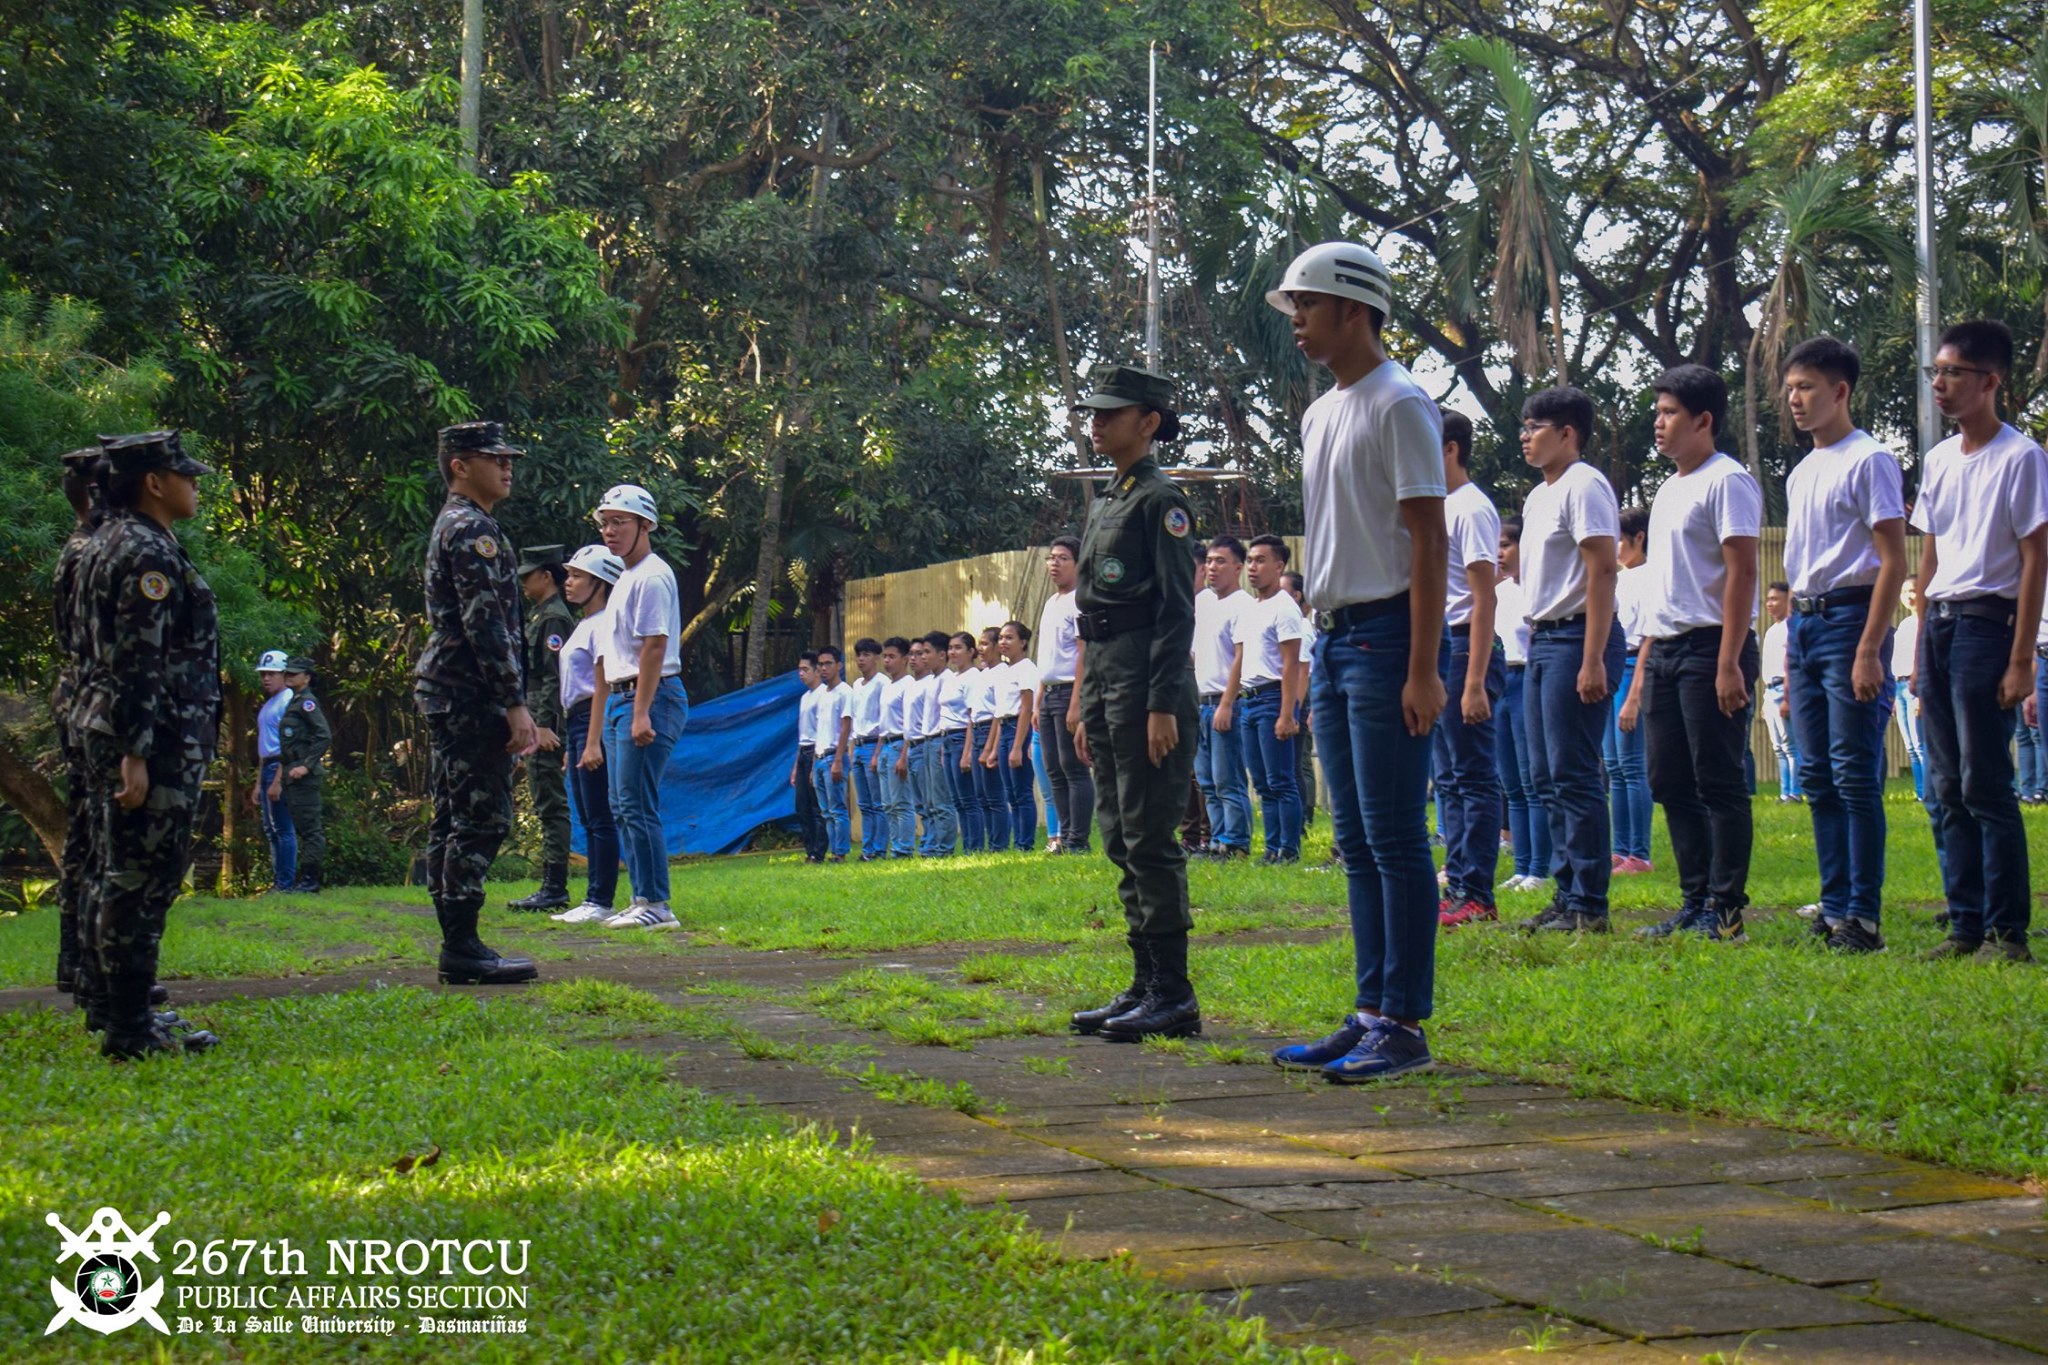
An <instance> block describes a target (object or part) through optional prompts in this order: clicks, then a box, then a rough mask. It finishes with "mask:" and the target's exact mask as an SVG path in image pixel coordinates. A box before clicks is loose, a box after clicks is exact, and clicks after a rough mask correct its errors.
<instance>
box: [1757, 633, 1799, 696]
mask: <svg viewBox="0 0 2048 1365" xmlns="http://www.w3.org/2000/svg"><path fill="white" fill-rule="evenodd" d="M1791 643H1792V623H1791V622H1790V621H1773V622H1772V623H1771V628H1770V629H1769V630H1766V631H1765V632H1764V642H1763V645H1762V647H1761V649H1760V650H1759V655H1760V658H1761V665H1760V667H1759V668H1758V670H1757V675H1758V676H1759V677H1760V678H1762V679H1763V681H1764V682H1766V683H1768V682H1770V680H1771V679H1773V678H1779V679H1782V678H1784V676H1785V651H1786V650H1787V649H1788V648H1789V647H1790V645H1791Z"/></svg>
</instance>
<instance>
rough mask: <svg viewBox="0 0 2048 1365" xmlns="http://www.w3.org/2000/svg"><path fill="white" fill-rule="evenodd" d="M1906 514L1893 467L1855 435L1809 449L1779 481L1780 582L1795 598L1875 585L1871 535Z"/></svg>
mask: <svg viewBox="0 0 2048 1365" xmlns="http://www.w3.org/2000/svg"><path fill="white" fill-rule="evenodd" d="M1905 515H1906V505H1905V501H1904V499H1903V497H1902V495H1901V492H1900V479H1899V462H1898V461H1897V460H1895V459H1893V458H1892V453H1891V452H1890V451H1889V450H1886V449H1885V448H1884V447H1883V446H1881V445H1879V444H1878V443H1877V442H1876V441H1874V440H1872V439H1871V438H1870V437H1868V436H1866V435H1864V434H1863V432H1861V431H1852V432H1850V433H1849V434H1848V435H1847V436H1844V437H1843V438H1842V439H1841V440H1839V441H1837V442H1835V443H1834V444H1833V445H1831V446H1815V447H1814V448H1813V450H1812V451H1810V452H1809V453H1808V454H1807V457H1806V458H1805V459H1803V460H1801V461H1800V462H1799V463H1798V464H1796V465H1794V466H1793V467H1792V472H1791V473H1790V474H1789V475H1787V476H1786V478H1785V579H1786V581H1787V582H1789V583H1790V584H1791V585H1792V591H1793V592H1794V593H1795V594H1796V595H1798V596H1800V597H1819V596H1822V595H1823V594H1826V593H1830V592H1833V591H1835V590H1836V589H1837V588H1863V587H1868V586H1870V585H1871V584H1872V583H1875V582H1877V569H1878V561H1877V541H1876V539H1875V538H1874V537H1873V536H1872V535H1871V534H1870V528H1871V527H1873V526H1875V525H1877V523H1879V522H1880V521H1890V520H1892V519H1894V518H1896V517H1903V516H1905Z"/></svg>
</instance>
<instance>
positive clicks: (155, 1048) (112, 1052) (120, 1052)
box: [88, 976, 220, 1062]
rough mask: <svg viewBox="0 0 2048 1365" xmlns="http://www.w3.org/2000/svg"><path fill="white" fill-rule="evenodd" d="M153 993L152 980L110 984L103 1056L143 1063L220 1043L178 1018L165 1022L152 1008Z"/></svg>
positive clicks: (128, 979)
mask: <svg viewBox="0 0 2048 1365" xmlns="http://www.w3.org/2000/svg"><path fill="white" fill-rule="evenodd" d="M149 990H150V987H149V980H148V978H147V977H143V976H132V977H123V978H120V979H118V980H113V981H109V982H108V983H107V992H106V1001H105V1004H104V1005H103V1006H102V1007H101V1009H102V1010H103V1014H102V1019H103V1022H104V1024H105V1036H104V1037H102V1038H101V1039H100V1055H101V1056H102V1057H109V1058H112V1059H113V1060H115V1061H128V1062H133V1061H141V1060H142V1059H143V1058H145V1057H155V1056H160V1055H163V1054H165V1053H173V1054H176V1053H185V1052H204V1051H206V1050H207V1049H208V1048H210V1047H212V1046H214V1045H215V1044H216V1043H218V1042H219V1041H220V1039H219V1038H217V1037H215V1036H214V1035H213V1034H211V1033H208V1032H207V1031H206V1030H204V1029H195V1028H193V1027H191V1026H190V1025H188V1024H186V1023H184V1021H182V1020H179V1019H177V1018H176V1017H175V1016H172V1017H171V1022H168V1023H167V1022H165V1016H163V1015H159V1014H157V1013H155V1012H154V1011H152V1010H151V1009H150V1008H149ZM90 1017H91V1016H90V1014H89V1015H88V1018H90Z"/></svg>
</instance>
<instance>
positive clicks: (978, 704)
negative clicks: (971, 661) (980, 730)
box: [967, 664, 996, 725]
mask: <svg viewBox="0 0 2048 1365" xmlns="http://www.w3.org/2000/svg"><path fill="white" fill-rule="evenodd" d="M995 711H996V671H995V669H994V668H992V667H990V666H988V665H986V664H976V665H975V666H974V667H973V668H972V669H970V670H969V671H968V674H967V723H968V724H969V725H986V724H987V723H988V720H989V717H991V716H993V715H994V714H995Z"/></svg>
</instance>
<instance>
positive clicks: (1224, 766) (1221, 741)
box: [1195, 702, 1252, 851]
mask: <svg viewBox="0 0 2048 1365" xmlns="http://www.w3.org/2000/svg"><path fill="white" fill-rule="evenodd" d="M1231 709H1232V710H1233V711H1241V708H1238V707H1235V706H1234V707H1232V708H1231ZM1243 725H1244V722H1243V720H1242V719H1241V716H1233V717H1232V718H1231V722H1230V728H1229V729H1228V730H1218V729H1217V728H1216V706H1215V703H1213V702H1211V703H1208V704H1205V705H1204V706H1203V707H1202V727H1201V731H1200V733H1199V734H1198V735H1197V737H1196V738H1197V744H1196V748H1195V785H1196V786H1197V787H1199V788H1200V789H1201V792H1202V804H1203V805H1204V806H1206V807H1208V810H1209V843H1210V844H1211V845H1212V846H1214V845H1220V846H1222V847H1224V848H1234V849H1239V850H1242V851H1249V850H1250V848H1251V846H1252V800H1251V797H1250V795H1249V794H1248V793H1247V792H1246V790H1245V776H1244V729H1243Z"/></svg>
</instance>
